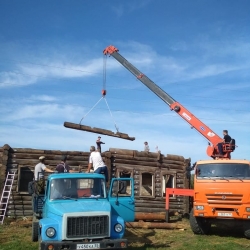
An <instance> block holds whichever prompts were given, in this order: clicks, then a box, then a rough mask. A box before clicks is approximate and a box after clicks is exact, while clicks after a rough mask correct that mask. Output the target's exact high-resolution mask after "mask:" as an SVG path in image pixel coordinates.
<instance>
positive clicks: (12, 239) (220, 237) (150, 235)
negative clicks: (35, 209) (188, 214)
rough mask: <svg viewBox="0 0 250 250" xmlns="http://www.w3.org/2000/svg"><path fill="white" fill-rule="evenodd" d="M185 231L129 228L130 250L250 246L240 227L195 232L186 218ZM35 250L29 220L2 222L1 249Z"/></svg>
mask: <svg viewBox="0 0 250 250" xmlns="http://www.w3.org/2000/svg"><path fill="white" fill-rule="evenodd" d="M179 223H180V225H182V226H183V228H186V229H185V230H183V229H182V230H178V229H175V230H167V229H164V230H163V229H141V228H138V229H137V228H128V229H127V231H126V235H125V236H126V237H125V238H127V239H128V240H129V248H128V249H129V250H153V249H158V250H165V249H175V250H176V249H177V250H196V249H198V250H240V249H250V240H247V239H246V238H244V236H243V234H242V233H241V232H239V231H237V230H235V231H232V230H229V229H227V228H225V229H220V228H216V227H213V228H212V232H211V234H210V235H204V236H202V235H194V234H193V233H192V231H191V229H190V227H189V224H188V221H187V220H182V221H181V222H179ZM24 249H25V250H34V249H38V243H37V242H32V241H31V226H30V223H27V222H24V223H22V222H21V223H20V222H16V223H15V222H14V223H13V222H12V223H11V224H9V222H6V224H5V225H0V250H24Z"/></svg>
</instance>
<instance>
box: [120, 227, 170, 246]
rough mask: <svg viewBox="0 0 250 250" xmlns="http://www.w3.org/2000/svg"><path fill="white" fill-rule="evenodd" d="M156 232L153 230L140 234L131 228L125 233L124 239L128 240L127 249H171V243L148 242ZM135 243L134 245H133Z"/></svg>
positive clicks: (138, 230)
mask: <svg viewBox="0 0 250 250" xmlns="http://www.w3.org/2000/svg"><path fill="white" fill-rule="evenodd" d="M155 235H156V232H155V230H154V229H147V232H142V231H141V230H140V229H136V228H133V229H132V228H131V229H130V230H127V231H126V235H125V238H128V239H129V247H128V249H136V250H145V249H148V248H154V249H156V248H157V249H158V248H163V249H164V248H167V247H171V243H172V241H169V242H167V243H164V244H163V243H156V242H153V241H151V240H150V237H154V236H155ZM133 243H136V244H133Z"/></svg>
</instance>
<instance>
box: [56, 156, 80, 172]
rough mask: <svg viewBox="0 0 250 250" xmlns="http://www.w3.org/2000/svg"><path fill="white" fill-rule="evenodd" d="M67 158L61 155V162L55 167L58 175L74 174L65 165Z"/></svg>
mask: <svg viewBox="0 0 250 250" xmlns="http://www.w3.org/2000/svg"><path fill="white" fill-rule="evenodd" d="M67 159H68V157H67V155H63V156H62V159H61V162H60V163H59V164H58V165H57V166H56V171H57V172H58V173H72V172H76V171H73V170H71V169H70V167H69V165H68V164H67V163H66V161H67Z"/></svg>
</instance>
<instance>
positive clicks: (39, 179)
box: [34, 156, 54, 194]
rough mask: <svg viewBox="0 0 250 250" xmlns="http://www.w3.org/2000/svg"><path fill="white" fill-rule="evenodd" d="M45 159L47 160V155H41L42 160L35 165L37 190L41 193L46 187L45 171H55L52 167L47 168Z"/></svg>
mask: <svg viewBox="0 0 250 250" xmlns="http://www.w3.org/2000/svg"><path fill="white" fill-rule="evenodd" d="M44 160H45V156H40V157H39V161H40V162H39V163H38V164H36V166H35V175H34V178H35V181H36V183H37V185H36V189H37V192H38V193H40V194H42V193H44V187H45V182H44V178H43V177H44V171H45V172H50V173H54V171H52V170H51V169H49V168H47V167H46V166H45V165H44Z"/></svg>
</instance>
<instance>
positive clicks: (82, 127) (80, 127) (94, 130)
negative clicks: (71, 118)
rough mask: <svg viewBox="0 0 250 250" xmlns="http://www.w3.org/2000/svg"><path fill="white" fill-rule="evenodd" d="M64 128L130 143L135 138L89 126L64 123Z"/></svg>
mask: <svg viewBox="0 0 250 250" xmlns="http://www.w3.org/2000/svg"><path fill="white" fill-rule="evenodd" d="M64 127H66V128H71V129H76V130H82V131H86V132H91V133H96V134H102V135H107V136H112V137H116V138H120V139H124V140H130V141H134V140H135V137H130V136H129V135H128V134H125V133H120V132H116V133H114V132H112V131H111V130H107V129H102V128H92V127H89V126H85V125H81V124H76V123H71V122H64Z"/></svg>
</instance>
